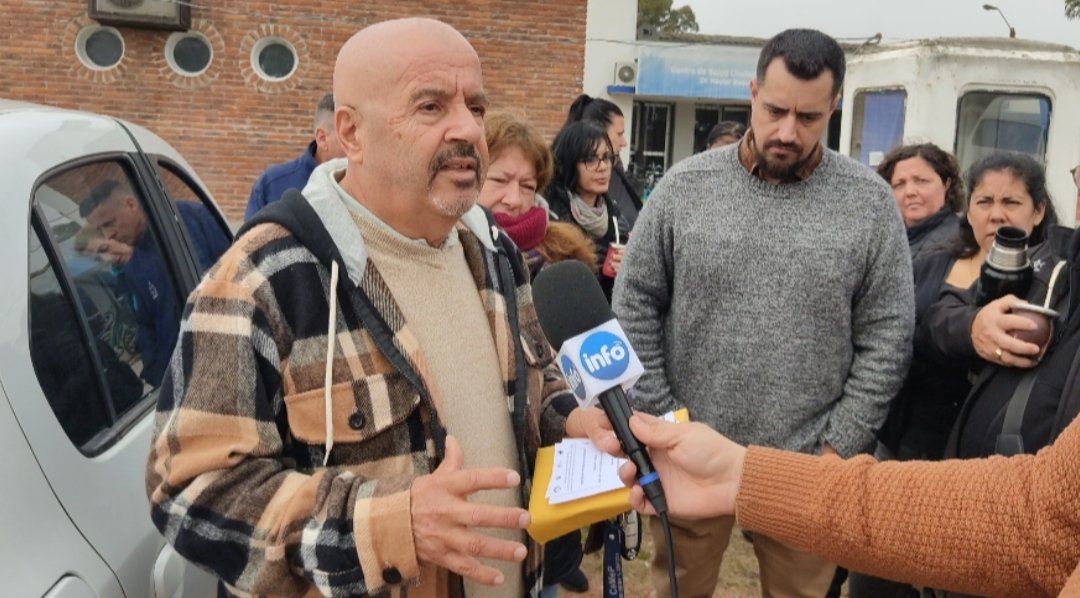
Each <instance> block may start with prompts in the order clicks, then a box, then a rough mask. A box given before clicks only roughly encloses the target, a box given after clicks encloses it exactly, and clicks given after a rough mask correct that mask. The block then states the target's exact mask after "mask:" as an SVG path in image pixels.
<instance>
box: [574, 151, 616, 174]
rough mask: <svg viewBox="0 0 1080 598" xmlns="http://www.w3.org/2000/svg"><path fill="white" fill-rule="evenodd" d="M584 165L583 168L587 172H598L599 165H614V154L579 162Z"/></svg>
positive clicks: (592, 157)
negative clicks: (586, 169)
mask: <svg viewBox="0 0 1080 598" xmlns="http://www.w3.org/2000/svg"><path fill="white" fill-rule="evenodd" d="M581 163H582V164H584V165H585V168H588V169H589V170H600V165H601V164H607V165H608V166H614V165H615V154H604V155H603V156H589V157H588V158H585V159H584V160H582V161H581Z"/></svg>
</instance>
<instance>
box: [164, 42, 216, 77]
mask: <svg viewBox="0 0 1080 598" xmlns="http://www.w3.org/2000/svg"><path fill="white" fill-rule="evenodd" d="M213 58H214V49H213V47H212V46H211V45H210V40H209V39H207V38H206V36H205V35H203V34H202V33H199V32H198V31H189V32H186V33H174V34H172V35H170V36H169V39H168V41H166V42H165V61H166V62H168V63H169V67H170V68H171V69H172V70H173V71H175V72H176V73H177V74H180V75H185V76H188V77H197V76H199V75H201V74H203V73H204V72H206V69H208V68H210V61H211V60H213Z"/></svg>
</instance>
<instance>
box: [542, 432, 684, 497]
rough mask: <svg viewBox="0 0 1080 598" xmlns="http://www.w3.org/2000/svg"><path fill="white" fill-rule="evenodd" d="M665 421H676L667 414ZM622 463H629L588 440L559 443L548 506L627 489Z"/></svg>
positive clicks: (574, 439)
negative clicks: (621, 470) (598, 447)
mask: <svg viewBox="0 0 1080 598" xmlns="http://www.w3.org/2000/svg"><path fill="white" fill-rule="evenodd" d="M663 419H665V420H667V421H669V422H674V421H676V419H675V415H674V414H673V413H667V414H665V415H664V417H663ZM623 463H626V459H619V458H617V457H612V456H611V455H608V454H607V453H604V452H602V451H600V450H599V449H597V448H596V447H595V446H594V445H593V443H592V441H590V440H588V439H585V438H567V439H566V440H563V441H562V442H559V443H557V444H556V445H555V458H554V460H553V462H552V466H551V482H550V483H549V484H548V487H547V495H546V496H547V500H548V502H549V503H550V504H553V505H558V504H562V503H565V502H570V501H572V500H578V499H580V498H585V497H588V496H595V495H597V494H603V493H604V492H610V491H611V490H617V489H619V488H622V487H624V486H625V484H623V483H622V480H620V479H619V467H621V466H622V464H623Z"/></svg>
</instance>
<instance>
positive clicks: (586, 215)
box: [570, 193, 610, 239]
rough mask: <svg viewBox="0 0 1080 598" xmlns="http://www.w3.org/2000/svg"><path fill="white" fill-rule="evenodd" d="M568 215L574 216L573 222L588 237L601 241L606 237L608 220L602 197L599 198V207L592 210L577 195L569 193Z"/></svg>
mask: <svg viewBox="0 0 1080 598" xmlns="http://www.w3.org/2000/svg"><path fill="white" fill-rule="evenodd" d="M570 213H571V214H572V215H573V216H574V221H575V222H577V223H578V225H579V226H581V228H583V229H585V232H586V233H588V234H589V236H590V237H592V238H594V239H602V238H604V236H606V235H607V232H608V224H609V223H610V219H609V218H608V212H607V202H606V201H604V198H603V197H601V198H600V205H599V206H598V207H595V208H594V207H592V206H590V205H589V204H587V203H585V200H583V199H581V196H579V195H578V194H577V193H571V194H570Z"/></svg>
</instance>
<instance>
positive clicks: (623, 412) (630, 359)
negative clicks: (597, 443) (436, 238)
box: [533, 260, 667, 513]
mask: <svg viewBox="0 0 1080 598" xmlns="http://www.w3.org/2000/svg"><path fill="white" fill-rule="evenodd" d="M533 303H534V305H535V306H536V315H537V317H538V318H539V320H540V326H541V328H543V329H544V334H545V335H546V336H547V339H548V341H549V342H550V343H551V345H552V347H554V348H556V349H557V350H558V351H559V354H558V355H557V356H556V361H557V363H558V366H559V369H561V370H562V372H563V376H564V377H565V378H566V382H567V384H569V385H570V388H571V390H573V392H574V395H575V396H576V397H577V399H578V403H579V404H580V405H582V406H583V407H584V406H588V405H589V404H590V403H592V401H593V400H594V399H596V400H599V403H600V407H601V408H603V410H604V413H605V414H606V415H607V417H608V420H609V421H610V422H611V427H612V429H613V430H614V431H615V436H616V437H617V438H618V439H619V444H620V445H621V446H622V449H623V452H624V453H626V456H627V458H629V459H630V461H631V462H632V463H633V464H634V466H635V467H636V469H637V475H638V478H637V479H638V483H639V484H640V485H641V487H642V488H643V489H644V492H645V495H646V496H647V497H648V499H649V502H650V503H651V504H652V505H653V508H654V509H655V510H656V512H657V513H663V512H666V511H667V503H666V499H665V497H664V490H663V487H662V486H661V485H660V479H659V476H658V475H657V473H656V471H655V470H654V469H653V465H652V462H651V461H650V460H649V455H648V453H646V452H645V448H644V447H643V446H642V445H641V443H640V442H638V440H637V438H635V437H634V435H633V434H632V433H631V431H630V416H631V415H632V413H633V412H632V411H631V409H630V404H629V402H627V400H626V393H625V392H624V385H625V386H626V387H629V386H630V385H632V384H633V383H634V382H635V381H636V380H637V379H638V378H639V377H640V376H641V374H642V373H643V372H644V368H642V366H641V362H640V361H638V359H637V356H636V355H634V353H633V350H632V349H631V348H630V342H629V341H628V340H627V339H626V335H625V334H624V333H623V331H622V328H621V327H619V323H618V322H617V321H616V320H615V314H614V313H612V311H611V308H610V307H609V306H608V303H607V299H606V298H605V297H604V292H603V291H602V290H601V289H600V285H599V284H598V283H597V281H596V277H595V276H594V275H593V273H592V272H591V271H590V270H589V269H588V267H586V266H585V265H584V264H582V263H580V262H577V261H572V260H571V261H565V262H559V263H557V264H554V265H552V266H550V267H548V268H545V269H544V270H543V271H541V272H540V274H539V276H537V277H536V281H535V282H534V283H533Z"/></svg>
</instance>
